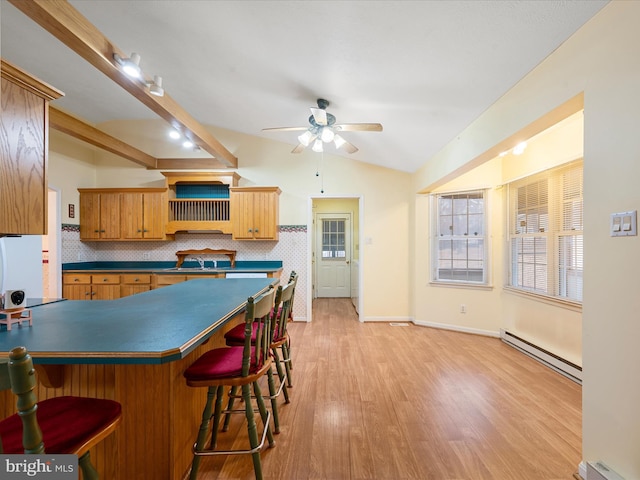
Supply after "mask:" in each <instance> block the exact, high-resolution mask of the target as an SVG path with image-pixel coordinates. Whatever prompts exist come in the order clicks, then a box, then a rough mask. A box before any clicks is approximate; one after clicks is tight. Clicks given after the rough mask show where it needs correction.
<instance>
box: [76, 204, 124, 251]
mask: <svg viewBox="0 0 640 480" xmlns="http://www.w3.org/2000/svg"><path fill="white" fill-rule="evenodd" d="M117 238H120V194H119V193H94V192H82V193H80V239H82V240H98V239H111V240H113V239H117Z"/></svg>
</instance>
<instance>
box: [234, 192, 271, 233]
mask: <svg viewBox="0 0 640 480" xmlns="http://www.w3.org/2000/svg"><path fill="white" fill-rule="evenodd" d="M229 191H230V210H231V225H232V227H233V229H232V236H233V239H234V240H278V214H279V204H278V199H279V195H280V189H279V188H278V187H255V186H253V187H231V188H230V189H229Z"/></svg>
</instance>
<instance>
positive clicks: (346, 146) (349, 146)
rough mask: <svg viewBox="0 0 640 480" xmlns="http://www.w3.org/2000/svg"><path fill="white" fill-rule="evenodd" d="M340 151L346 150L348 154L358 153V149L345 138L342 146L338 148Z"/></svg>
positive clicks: (341, 143) (341, 142)
mask: <svg viewBox="0 0 640 480" xmlns="http://www.w3.org/2000/svg"><path fill="white" fill-rule="evenodd" d="M338 148H339V149H340V150H344V151H345V152H347V153H356V152H357V151H358V147H356V146H355V145H354V144H352V143H349V142H347V141H346V140H345V139H344V138H343V139H342V140H341V141H340V146H339V147H338Z"/></svg>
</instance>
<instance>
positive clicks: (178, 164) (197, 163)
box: [147, 158, 227, 170]
mask: <svg viewBox="0 0 640 480" xmlns="http://www.w3.org/2000/svg"><path fill="white" fill-rule="evenodd" d="M147 168H148V169H149V170H174V169H175V170H191V169H209V168H216V169H218V168H227V166H226V165H225V164H224V163H222V162H221V161H220V160H218V159H217V158H158V159H157V162H156V166H155V168H153V167H147Z"/></svg>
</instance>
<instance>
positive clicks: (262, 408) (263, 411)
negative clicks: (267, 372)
mask: <svg viewBox="0 0 640 480" xmlns="http://www.w3.org/2000/svg"><path fill="white" fill-rule="evenodd" d="M253 394H254V395H255V397H256V403H257V404H258V411H259V412H260V417H261V418H262V424H263V425H264V427H265V428H266V429H267V440H269V448H273V447H274V446H275V445H276V442H275V440H274V439H273V433H272V432H271V425H269V414H268V413H267V407H266V406H265V405H264V397H263V396H262V390H261V389H260V385H258V382H253Z"/></svg>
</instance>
